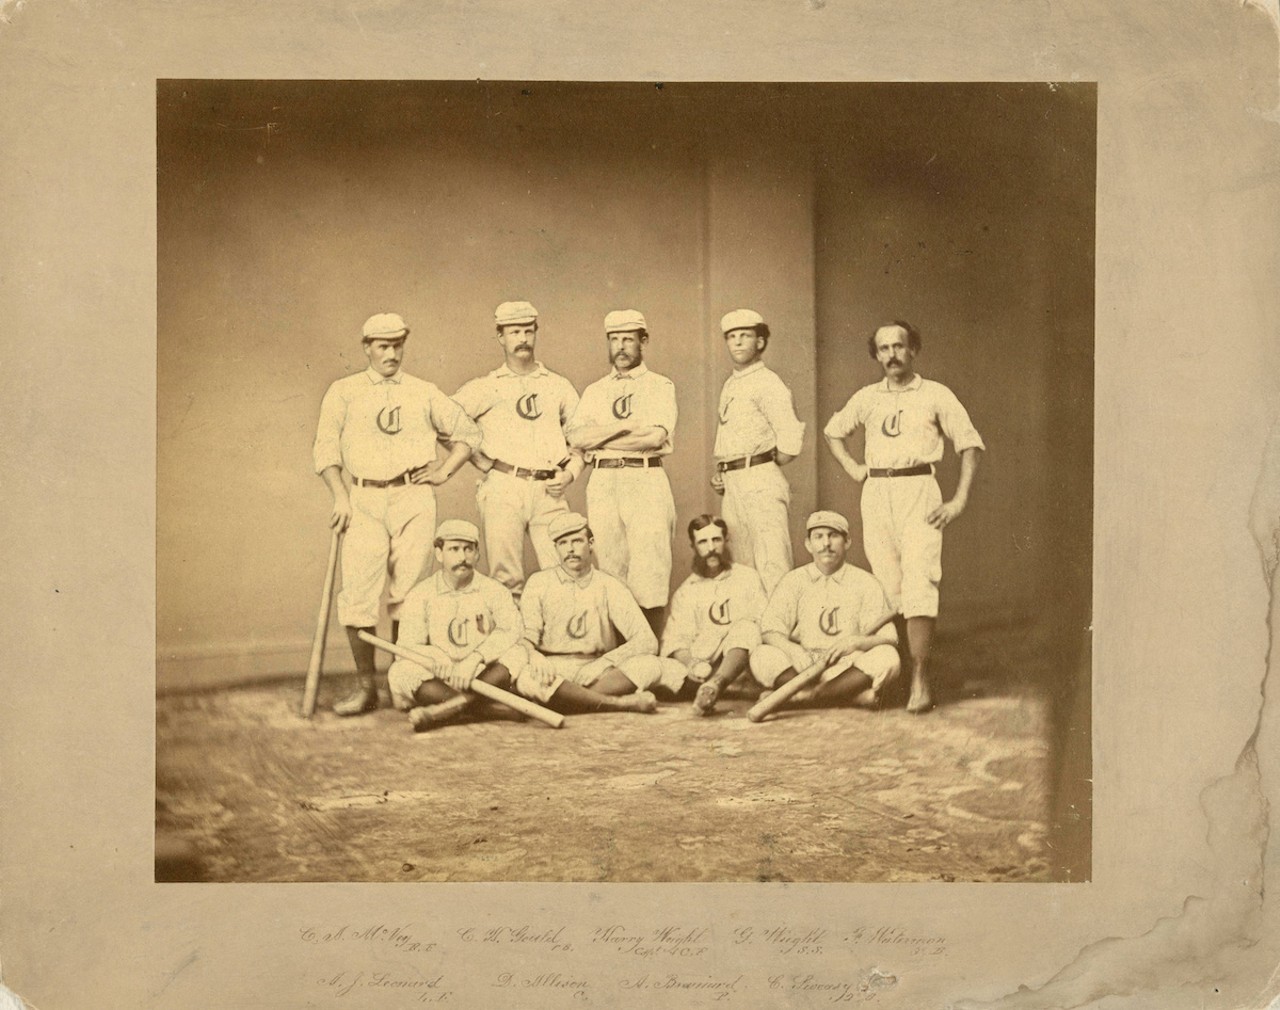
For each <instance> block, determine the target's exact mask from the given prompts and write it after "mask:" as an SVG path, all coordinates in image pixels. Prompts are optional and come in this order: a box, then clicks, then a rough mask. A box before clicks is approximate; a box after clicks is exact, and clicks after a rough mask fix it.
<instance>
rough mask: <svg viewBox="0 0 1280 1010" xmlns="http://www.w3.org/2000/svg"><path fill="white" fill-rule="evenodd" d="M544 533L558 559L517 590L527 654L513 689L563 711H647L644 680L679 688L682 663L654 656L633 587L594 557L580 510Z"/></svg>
mask: <svg viewBox="0 0 1280 1010" xmlns="http://www.w3.org/2000/svg"><path fill="white" fill-rule="evenodd" d="M550 533H551V539H552V541H553V542H554V543H555V545H556V552H557V554H558V556H559V559H560V563H559V564H558V565H557V566H556V567H554V568H544V569H543V570H542V571H540V572H534V573H533V574H532V575H530V576H529V581H528V582H527V583H526V584H525V589H524V595H523V596H522V597H521V598H520V614H521V617H522V618H523V620H524V637H525V644H526V647H527V649H528V650H529V662H528V664H527V665H526V666H525V668H524V670H523V671H521V672H520V674H519V675H518V676H517V677H516V689H517V690H518V691H519V692H520V693H521V694H523V695H524V696H525V697H527V698H532V699H534V700H535V701H538V702H540V703H542V704H545V705H548V706H549V707H551V708H554V709H557V710H558V711H563V712H595V711H603V710H613V711H630V712H653V711H654V710H655V709H656V708H657V700H656V699H655V698H654V696H653V694H652V693H651V692H650V691H649V690H648V688H650V687H653V686H655V685H659V684H660V685H663V686H665V687H667V688H668V689H670V690H676V689H678V688H679V687H680V685H681V684H683V683H684V667H683V666H682V665H681V664H680V663H677V662H676V661H675V660H670V659H659V658H658V656H657V651H658V640H657V638H656V637H654V634H653V631H652V630H651V629H650V628H649V625H648V623H647V622H646V621H645V619H644V614H642V613H641V611H640V607H639V606H638V605H637V604H636V601H635V598H634V597H633V596H632V595H631V592H630V591H629V590H628V589H627V587H626V586H625V585H624V584H623V583H622V582H621V581H619V580H618V579H616V578H614V577H613V576H612V575H610V574H609V573H608V572H603V571H600V570H599V569H597V568H595V567H594V566H593V565H592V563H591V560H592V544H593V541H594V538H593V537H592V533H591V528H590V527H589V526H588V525H587V520H586V518H585V517H583V516H581V515H579V514H578V513H576V512H570V513H568V514H566V515H561V516H556V518H555V519H553V520H551V529H550ZM619 635H621V636H622V640H621V641H619V637H618V636H619Z"/></svg>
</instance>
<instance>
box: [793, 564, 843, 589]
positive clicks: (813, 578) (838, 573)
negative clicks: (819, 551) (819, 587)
mask: <svg viewBox="0 0 1280 1010" xmlns="http://www.w3.org/2000/svg"><path fill="white" fill-rule="evenodd" d="M804 570H805V572H806V573H807V574H808V576H809V581H810V582H817V581H818V580H819V579H831V580H832V581H833V582H839V583H840V584H841V585H843V584H844V576H845V572H847V571H848V570H849V562H847V561H845V562H843V563H842V564H841V565H840V567H839V568H837V569H836V570H835V571H834V572H832V573H831V574H830V575H823V574H822V569H820V568H819V567H818V562H816V561H810V562H809V563H808V564H807V565H805V566H804Z"/></svg>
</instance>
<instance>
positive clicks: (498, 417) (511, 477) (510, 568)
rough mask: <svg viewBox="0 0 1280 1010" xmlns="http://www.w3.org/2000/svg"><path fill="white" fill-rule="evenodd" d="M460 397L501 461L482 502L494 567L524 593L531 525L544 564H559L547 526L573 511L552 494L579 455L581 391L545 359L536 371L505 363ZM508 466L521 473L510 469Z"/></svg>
mask: <svg viewBox="0 0 1280 1010" xmlns="http://www.w3.org/2000/svg"><path fill="white" fill-rule="evenodd" d="M453 398H454V399H455V400H456V401H457V402H458V403H459V404H460V405H461V406H462V409H463V410H465V411H466V412H467V414H468V415H469V416H470V417H471V418H473V419H474V420H475V422H476V423H477V424H478V425H479V426H480V431H481V433H482V435H483V436H484V441H483V442H482V443H481V445H480V451H481V452H482V453H484V455H486V456H488V457H489V458H490V459H492V460H494V461H495V462H496V463H498V466H495V468H494V469H492V470H490V471H489V472H488V473H487V474H486V475H485V476H484V478H483V479H482V480H481V481H480V485H479V488H478V490H477V491H476V505H477V506H478V507H479V509H480V518H481V523H482V525H483V527H484V550H485V556H486V558H487V559H488V562H489V574H490V575H492V576H493V577H494V578H495V579H497V580H498V581H499V582H501V583H502V584H503V585H504V586H506V587H507V588H508V589H509V590H511V592H512V593H513V594H514V595H515V596H516V597H517V598H519V596H520V592H521V590H522V589H523V588H524V534H525V530H528V531H529V539H530V541H531V542H532V543H533V550H534V553H535V554H536V555H537V557H538V564H539V566H540V567H542V568H547V567H549V566H551V565H554V564H556V549H555V545H554V544H552V542H551V538H550V537H549V536H547V525H548V524H549V523H550V522H551V520H552V519H553V518H555V517H556V516H557V515H560V514H562V513H565V512H568V511H569V505H568V503H567V502H566V501H565V500H564V499H563V498H552V497H551V496H550V495H548V494H547V491H546V483H547V481H548V480H549V479H550V478H551V477H554V476H555V475H556V471H557V469H558V468H559V466H560V465H561V464H562V463H564V462H565V461H567V460H568V459H569V458H570V457H571V455H572V454H571V451H570V449H569V447H568V445H566V443H565V440H564V425H565V424H566V423H568V421H569V419H570V418H571V417H573V413H574V411H575V410H577V409H578V392H577V390H575V389H574V388H573V384H572V383H571V382H570V381H569V380H568V379H566V378H564V377H563V376H561V375H557V374H556V373H555V372H553V371H551V370H550V369H548V368H547V367H546V366H544V365H543V364H542V363H541V362H538V363H537V364H536V367H535V368H534V370H533V372H531V373H530V374H529V375H517V374H516V373H515V372H513V371H511V369H510V368H508V367H507V366H506V365H503V366H501V367H500V368H496V369H494V370H493V371H492V372H490V373H489V374H488V375H485V376H481V377H480V378H478V379H472V380H471V381H470V382H468V383H466V384H465V385H464V386H463V387H462V388H461V389H459V390H458V391H457V392H456V393H454V395H453ZM508 468H512V469H514V470H515V472H514V473H508V472H505V471H506V470H507V469H508Z"/></svg>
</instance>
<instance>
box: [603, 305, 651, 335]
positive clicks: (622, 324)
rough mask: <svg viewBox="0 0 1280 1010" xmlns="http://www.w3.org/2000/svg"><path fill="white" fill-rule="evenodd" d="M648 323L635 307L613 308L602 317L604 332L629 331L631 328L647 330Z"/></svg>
mask: <svg viewBox="0 0 1280 1010" xmlns="http://www.w3.org/2000/svg"><path fill="white" fill-rule="evenodd" d="M648 329H649V324H648V323H646V322H645V321H644V316H643V315H641V314H640V313H639V312H637V311H636V310H635V309H615V310H614V311H612V312H610V313H609V314H608V315H607V316H605V317H604V332H605V333H630V332H631V331H632V330H645V331H648Z"/></svg>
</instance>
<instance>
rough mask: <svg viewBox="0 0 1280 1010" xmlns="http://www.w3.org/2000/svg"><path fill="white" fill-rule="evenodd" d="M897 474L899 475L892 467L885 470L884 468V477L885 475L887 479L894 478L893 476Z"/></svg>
mask: <svg viewBox="0 0 1280 1010" xmlns="http://www.w3.org/2000/svg"><path fill="white" fill-rule="evenodd" d="M896 474H897V470H895V469H894V468H893V467H891V466H887V467H885V468H884V475H885V476H886V477H893V476H895V475H896Z"/></svg>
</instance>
